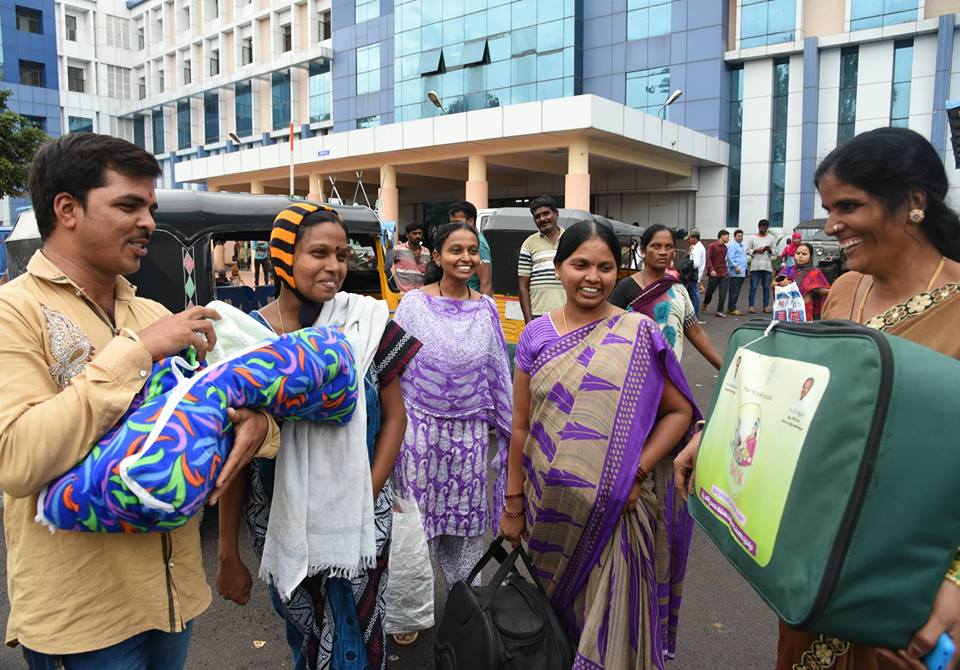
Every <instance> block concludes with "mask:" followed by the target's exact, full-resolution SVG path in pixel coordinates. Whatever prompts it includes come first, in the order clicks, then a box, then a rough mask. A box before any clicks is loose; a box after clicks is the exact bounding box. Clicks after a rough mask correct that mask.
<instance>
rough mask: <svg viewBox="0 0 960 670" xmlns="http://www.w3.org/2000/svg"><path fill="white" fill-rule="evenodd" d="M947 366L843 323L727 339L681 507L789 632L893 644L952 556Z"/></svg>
mask: <svg viewBox="0 0 960 670" xmlns="http://www.w3.org/2000/svg"><path fill="white" fill-rule="evenodd" d="M958 409H960V362H958V361H955V360H953V359H952V358H949V357H947V356H943V355H942V354H939V353H937V352H934V351H932V350H930V349H927V348H926V347H922V346H920V345H918V344H914V343H912V342H909V341H907V340H904V339H902V338H898V337H893V336H890V335H886V334H884V333H881V332H879V331H875V330H871V329H868V328H864V327H862V326H859V325H857V324H854V323H850V322H845V321H820V322H815V323H807V324H787V323H776V322H774V324H772V325H771V324H770V323H769V322H753V323H749V324H747V325H744V326H742V327H740V328H738V329H737V330H736V331H735V332H734V333H733V335H732V336H731V339H730V346H729V347H728V349H727V357H726V360H725V362H724V367H723V370H722V371H721V374H720V377H719V379H718V383H717V387H716V390H715V391H714V395H713V403H712V410H711V412H710V417H709V419H708V420H707V425H706V429H705V432H704V435H703V442H702V445H701V448H700V453H699V456H698V458H697V467H696V472H695V493H694V495H691V496H690V498H689V506H690V511H691V513H692V515H693V517H694V518H695V519H696V520H697V522H698V523H699V524H700V526H702V527H703V529H704V530H705V531H706V532H707V534H708V535H709V536H710V538H711V539H712V540H713V542H714V543H715V544H716V545H717V546H718V547H719V548H720V550H721V551H722V552H723V554H724V555H725V556H726V557H727V559H729V560H730V562H731V563H732V564H733V565H734V567H735V568H736V569H737V570H738V571H739V572H740V574H742V575H743V576H744V578H745V579H746V580H747V581H748V582H750V584H751V585H752V586H753V587H754V589H756V591H757V592H758V593H759V594H760V596H761V597H762V598H763V599H764V600H766V602H767V603H768V604H769V605H770V607H772V608H773V610H774V611H775V612H776V613H777V615H779V617H780V618H781V619H782V620H783V621H784V622H786V623H787V624H788V625H790V626H793V627H795V628H798V629H802V630H808V631H811V632H814V633H826V634H829V635H833V636H836V637H839V638H841V639H844V640H848V641H851V642H858V643H862V644H868V645H874V646H882V647H891V648H895V649H902V648H904V647H906V645H907V643H908V642H909V641H910V639H911V638H912V637H913V635H914V633H915V632H916V631H917V630H919V629H920V627H921V626H923V624H924V623H926V621H927V618H928V617H929V614H930V607H931V605H932V603H933V599H934V596H935V594H936V592H937V590H938V589H939V588H940V585H941V583H942V581H943V576H944V574H945V573H946V571H947V569H948V568H949V566H950V563H951V561H952V558H953V555H954V552H955V551H956V549H957V547H958V545H960V510H958V505H957V503H958V494H960V487H958V483H960V443H958V438H960V411H958Z"/></svg>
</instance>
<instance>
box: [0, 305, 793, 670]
mask: <svg viewBox="0 0 960 670" xmlns="http://www.w3.org/2000/svg"><path fill="white" fill-rule="evenodd" d="M745 293H746V291H744V296H743V297H742V299H741V302H743V303H745V302H746V297H745ZM741 308H742V309H743V306H741ZM744 311H746V310H745V309H744ZM705 313H707V312H705ZM705 318H706V320H707V322H708V323H707V325H706V326H705V327H706V328H707V331H708V333H709V334H710V336H711V338H712V339H713V341H714V343H716V344H717V345H718V347H719V346H720V345H722V344H724V343H725V342H726V340H727V337H728V336H729V334H730V333H731V332H732V330H733V329H734V328H735V327H736V325H737V323H742V322H744V321H746V319H747V317H746V316H745V317H742V318H737V319H735V318H727V319H724V320H719V319H716V318H714V317H713V316H707V317H705ZM683 366H684V370H685V372H686V374H687V377H688V379H689V381H690V383H691V386H692V387H693V390H694V393H695V395H696V397H697V400H698V402H699V403H700V404H701V406H702V407H704V408H706V407H708V406H709V403H710V395H711V393H712V391H713V385H714V383H715V381H716V378H715V376H714V375H715V372H714V370H713V369H712V368H711V367H710V366H709V365H707V364H706V362H705V361H704V360H703V359H702V358H701V357H700V356H699V355H698V354H697V352H696V350H694V349H693V347H691V346H688V347H686V348H685V354H684V360H683ZM213 516H215V515H209V517H210V518H207V519H205V520H204V523H203V526H202V534H203V550H204V559H205V561H204V562H205V565H206V568H207V574H208V576H209V578H210V583H211V584H212V583H213V580H214V575H215V571H216V553H217V552H216V533H217V526H216V520H215V519H214V518H213ZM242 544H243V545H244V550H245V551H246V560H247V564H248V566H254V565H255V562H254V560H253V558H252V556H251V554H250V552H249V549H248V548H247V546H246V544H247V543H242ZM0 567H2V569H3V573H4V579H3V581H2V584H0V590H2V591H3V593H2V594H0V619H3V620H4V621H5V620H6V617H7V614H8V612H9V604H8V601H7V598H6V552H5V551H3V552H2V553H0ZM50 579H51V580H55V579H56V576H55V575H51V576H50ZM432 639H433V635H432V631H426V632H425V633H424V634H422V635H421V637H420V639H419V640H418V641H417V642H416V643H415V644H414V645H413V646H412V647H408V648H403V649H400V648H396V647H393V646H391V649H390V663H389V667H390V668H391V670H401V669H402V670H408V669H409V670H415V669H420V668H432V667H433V662H432ZM261 642H262V643H264V644H262V645H261V644H260V643H261ZM391 644H392V643H391ZM678 647H679V648H678V652H677V659H676V661H675V662H674V663H673V664H671V665H670V666H668V667H669V668H671V670H703V669H706V668H722V669H724V670H745V669H751V670H752V669H761V668H770V667H772V666H773V660H774V657H775V648H776V618H775V617H774V616H773V614H772V613H771V612H770V610H769V609H768V608H767V607H766V606H765V605H764V604H763V603H762V602H761V601H760V599H759V598H758V597H757V596H756V595H755V594H754V592H753V591H752V590H751V588H750V587H749V586H747V584H746V582H744V581H743V580H742V579H741V578H740V577H739V576H737V575H736V574H735V573H734V571H733V570H732V569H731V568H730V567H729V566H728V564H727V563H726V561H725V560H724V559H723V558H722V557H721V556H720V555H719V554H718V553H717V551H716V550H715V549H714V548H713V545H712V544H711V543H710V541H709V540H707V539H706V537H705V536H704V535H703V534H702V533H701V532H700V531H699V530H697V531H696V532H695V534H694V541H693V547H692V548H691V552H690V559H689V567H688V570H687V581H686V587H685V593H684V600H683V607H682V609H681V612H680V640H679V644H678ZM291 665H292V664H291V663H290V660H289V657H288V652H287V649H286V645H285V642H284V640H283V633H282V626H281V624H280V620H279V619H278V618H277V616H276V615H275V614H274V613H273V610H272V609H271V607H270V602H269V600H268V598H267V594H266V589H265V587H264V585H263V583H262V582H259V581H255V582H254V589H253V595H252V597H251V601H250V603H249V604H248V605H247V606H246V607H238V606H236V605H234V604H233V603H229V602H225V601H223V600H221V599H220V598H219V597H218V596H216V595H214V601H213V604H212V606H211V607H210V609H209V610H207V612H206V613H205V614H204V615H203V616H201V617H200V618H199V619H198V620H197V621H196V623H195V628H194V639H193V643H192V645H191V648H190V655H189V658H188V661H187V668H189V669H190V670H194V669H199V670H207V669H211V670H212V669H215V668H217V669H218V668H231V669H237V670H241V669H251V670H253V669H258V670H259V669H265V670H273V669H277V670H279V669H282V668H290V667H291ZM25 667H26V664H25V663H24V662H23V659H22V657H21V656H20V653H19V651H18V650H14V649H10V648H8V647H0V670H8V669H10V670H13V669H18V670H19V669H21V668H25Z"/></svg>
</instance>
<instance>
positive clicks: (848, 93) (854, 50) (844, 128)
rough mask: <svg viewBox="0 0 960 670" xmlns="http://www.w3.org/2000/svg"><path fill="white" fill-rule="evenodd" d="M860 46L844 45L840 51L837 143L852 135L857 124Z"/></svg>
mask: <svg viewBox="0 0 960 670" xmlns="http://www.w3.org/2000/svg"><path fill="white" fill-rule="evenodd" d="M859 67H860V48H859V47H844V48H843V49H842V50H841V51H840V106H839V110H838V114H837V144H842V143H844V142H846V141H847V140H849V139H850V138H851V137H853V135H854V132H855V129H856V125H857V70H858V69H859Z"/></svg>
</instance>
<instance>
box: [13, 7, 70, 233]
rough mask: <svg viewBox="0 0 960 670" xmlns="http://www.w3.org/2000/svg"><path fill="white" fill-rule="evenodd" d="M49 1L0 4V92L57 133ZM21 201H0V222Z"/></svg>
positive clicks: (56, 80) (53, 33) (54, 49)
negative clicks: (0, 90) (4, 93)
mask: <svg viewBox="0 0 960 670" xmlns="http://www.w3.org/2000/svg"><path fill="white" fill-rule="evenodd" d="M59 81H60V79H59V76H58V73H57V37H56V24H55V22H54V18H53V0H0V89H3V90H7V91H10V92H11V96H10V98H9V99H8V100H7V104H8V105H9V106H10V108H11V109H12V110H13V111H15V112H17V113H19V114H22V115H23V116H24V117H26V118H27V119H28V120H29V121H30V122H32V123H33V124H34V125H36V126H37V127H38V128H40V129H41V130H44V131H46V132H47V133H50V134H52V135H59V134H60V90H59ZM29 204H30V203H29V201H28V200H27V199H25V198H4V199H2V200H0V224H2V223H6V222H9V221H11V220H12V217H13V215H14V213H16V212H17V211H18V210H19V209H20V208H22V207H27V206H29Z"/></svg>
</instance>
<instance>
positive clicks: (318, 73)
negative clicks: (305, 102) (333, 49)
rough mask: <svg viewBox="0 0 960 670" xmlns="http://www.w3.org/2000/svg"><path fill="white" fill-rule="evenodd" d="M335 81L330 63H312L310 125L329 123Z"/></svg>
mask: <svg viewBox="0 0 960 670" xmlns="http://www.w3.org/2000/svg"><path fill="white" fill-rule="evenodd" d="M332 86H333V79H332V77H331V74H330V63H329V62H328V61H325V60H324V61H314V62H312V63H310V123H316V122H322V121H329V120H330V111H331V103H332V96H333V94H332V91H331V89H332Z"/></svg>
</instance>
